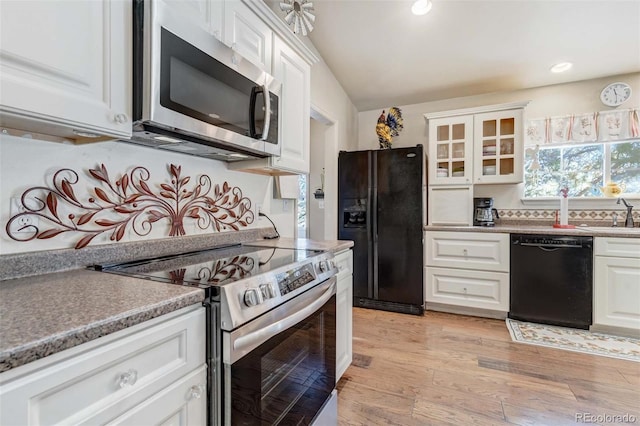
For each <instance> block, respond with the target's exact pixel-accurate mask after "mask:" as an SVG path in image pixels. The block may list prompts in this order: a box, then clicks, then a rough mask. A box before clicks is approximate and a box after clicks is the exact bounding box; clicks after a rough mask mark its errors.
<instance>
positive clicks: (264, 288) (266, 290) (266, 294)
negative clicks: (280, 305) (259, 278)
mask: <svg viewBox="0 0 640 426" xmlns="http://www.w3.org/2000/svg"><path fill="white" fill-rule="evenodd" d="M260 293H262V298H263V299H264V300H267V299H273V298H274V297H276V292H275V290H274V289H273V285H271V284H268V283H267V284H260Z"/></svg>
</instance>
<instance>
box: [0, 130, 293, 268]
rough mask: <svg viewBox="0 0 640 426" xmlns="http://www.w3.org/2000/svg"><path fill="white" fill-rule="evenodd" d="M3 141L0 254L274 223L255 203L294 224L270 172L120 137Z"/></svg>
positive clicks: (0, 138) (9, 138) (0, 154)
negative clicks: (277, 196) (33, 221)
mask: <svg viewBox="0 0 640 426" xmlns="http://www.w3.org/2000/svg"><path fill="white" fill-rule="evenodd" d="M0 142H1V143H0V194H1V196H0V223H1V224H2V226H1V228H0V256H3V255H7V254H12V253H25V252H35V251H45V250H58V249H69V248H74V247H76V248H80V247H84V246H87V245H88V246H89V247H91V246H94V245H101V244H122V243H124V242H135V241H141V242H142V241H151V240H156V239H167V236H170V235H175V236H180V235H192V236H196V235H207V234H219V233H227V232H229V233H236V232H237V231H238V230H241V229H252V228H256V227H260V226H262V227H264V226H267V225H269V224H268V223H266V222H265V221H263V220H259V218H258V217H257V213H256V205H259V204H261V205H262V206H263V209H264V211H266V212H268V213H269V214H270V216H271V218H272V219H273V220H274V221H275V223H276V225H281V226H279V227H278V228H279V229H280V228H282V229H283V230H284V231H286V230H287V228H288V227H287V226H286V224H288V223H292V222H293V212H289V211H284V210H283V209H281V208H279V206H280V205H279V204H275V205H274V204H273V199H272V192H273V184H272V179H271V177H270V176H263V175H257V174H249V173H242V172H237V171H233V170H228V169H227V166H226V163H224V162H221V161H216V160H210V159H205V158H198V157H194V156H190V155H185V154H176V153H171V152H164V151H162V150H150V149H148V148H144V147H138V146H136V145H131V144H126V143H122V142H117V141H112V142H98V143H91V144H83V145H77V144H68V143H57V142H51V141H42V140H37V139H33V138H29V137H21V138H19V137H14V136H9V135H0ZM27 199H31V200H32V201H27ZM12 204H13V206H12ZM34 215H35V216H34ZM34 217H35V219H37V220H36V222H37V223H36V227H37V230H36V229H35V228H31V227H26V228H25V223H26V224H27V225H28V223H29V222H30V220H25V221H22V222H23V223H22V225H19V223H20V222H21V219H29V218H34ZM12 218H13V219H12ZM10 221H13V224H11V226H10V227H9V228H10V229H7V224H8V223H9V222H10ZM283 224H285V225H283ZM20 228H24V229H23V231H27V232H18V233H16V232H15V231H16V229H20ZM283 235H284V234H283ZM285 236H289V235H285ZM175 240H176V243H175V245H176V246H179V245H180V244H181V242H180V239H178V238H175ZM165 243H166V242H165ZM84 250H86V248H85V249H83V251H84Z"/></svg>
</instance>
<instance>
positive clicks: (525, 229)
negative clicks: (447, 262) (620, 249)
mask: <svg viewBox="0 0 640 426" xmlns="http://www.w3.org/2000/svg"><path fill="white" fill-rule="evenodd" d="M424 230H425V231H452V232H497V233H505V234H542V235H582V236H593V237H621V238H640V228H621V227H618V228H612V227H596V226H584V227H583V226H576V227H575V228H573V229H563V228H554V227H552V226H542V225H496V226H492V227H488V226H435V225H429V226H425V227H424Z"/></svg>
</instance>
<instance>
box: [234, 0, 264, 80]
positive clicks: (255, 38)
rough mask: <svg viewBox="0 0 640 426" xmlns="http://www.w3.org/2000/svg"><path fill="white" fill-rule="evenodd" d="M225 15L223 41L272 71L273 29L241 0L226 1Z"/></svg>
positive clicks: (250, 59) (246, 57)
mask: <svg viewBox="0 0 640 426" xmlns="http://www.w3.org/2000/svg"><path fill="white" fill-rule="evenodd" d="M224 15H225V19H224V40H223V42H224V43H225V44H226V45H227V46H229V47H231V48H232V49H233V50H235V51H236V52H238V53H239V54H240V55H242V57H244V58H245V59H248V60H249V61H251V62H253V63H254V64H255V65H258V66H259V67H261V68H262V69H263V70H265V71H267V72H269V73H270V72H271V49H272V46H273V31H271V29H270V28H269V26H268V25H267V24H265V23H264V22H263V21H262V20H261V19H260V18H259V17H258V16H256V14H255V13H253V11H252V10H251V9H249V7H248V6H247V5H245V4H244V3H242V2H241V1H240V0H230V1H225V2H224Z"/></svg>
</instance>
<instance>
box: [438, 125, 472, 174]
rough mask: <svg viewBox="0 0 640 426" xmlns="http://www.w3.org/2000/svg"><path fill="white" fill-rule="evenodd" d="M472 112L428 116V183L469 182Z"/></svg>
mask: <svg viewBox="0 0 640 426" xmlns="http://www.w3.org/2000/svg"><path fill="white" fill-rule="evenodd" d="M472 138H473V116H471V115H468V116H458V117H447V118H437V119H432V120H429V159H430V163H431V164H429V185H459V184H470V183H471V179H472V173H471V159H472V153H473V152H472V151H473V144H472V140H473V139H472Z"/></svg>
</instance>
